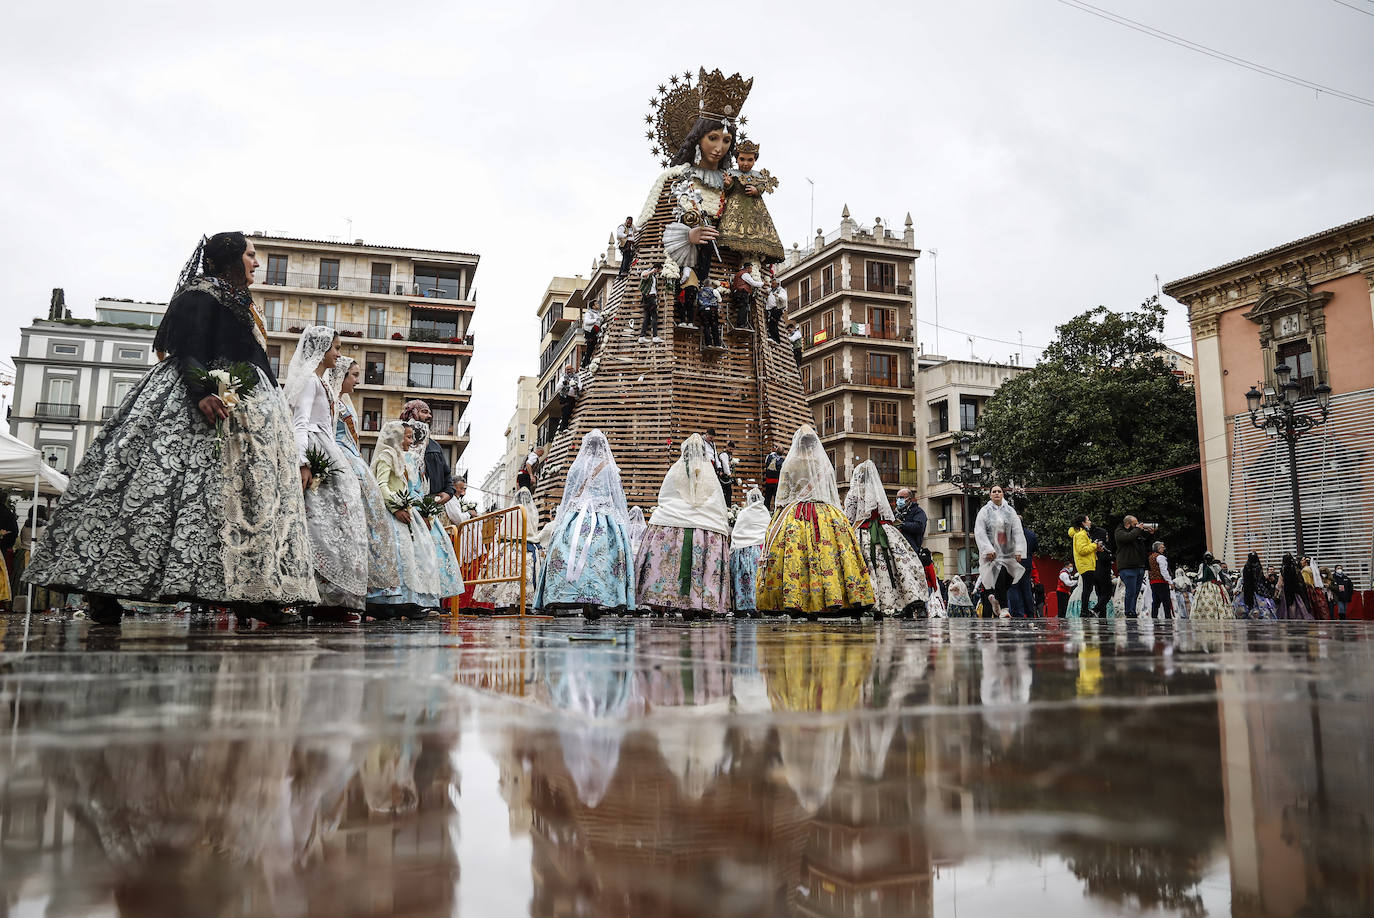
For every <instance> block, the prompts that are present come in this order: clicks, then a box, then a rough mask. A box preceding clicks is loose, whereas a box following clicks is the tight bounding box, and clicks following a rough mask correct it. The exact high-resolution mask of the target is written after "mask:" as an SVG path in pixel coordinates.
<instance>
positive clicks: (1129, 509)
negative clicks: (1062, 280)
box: [977, 297, 1205, 562]
mask: <svg viewBox="0 0 1374 918" xmlns="http://www.w3.org/2000/svg"><path fill="white" fill-rule="evenodd" d="M1163 330H1164V307H1163V306H1161V305H1160V303H1159V298H1158V297H1151V298H1150V299H1149V300H1147V301H1145V302H1144V303H1143V304H1141V306H1140V308H1139V309H1137V310H1135V311H1134V312H1126V313H1114V312H1112V311H1111V310H1109V309H1107V308H1106V307H1104V306H1098V307H1097V308H1095V309H1090V310H1088V311H1086V312H1084V313H1082V314H1080V315H1078V316H1076V317H1074V318H1073V319H1071V320H1070V321H1068V322H1066V323H1065V324H1063V325H1061V326H1059V327H1058V328H1057V329H1056V330H1055V340H1054V341H1053V342H1051V344H1050V346H1049V347H1048V348H1047V349H1046V350H1045V355H1044V358H1043V359H1042V360H1041V362H1040V363H1038V364H1037V365H1036V366H1035V367H1034V368H1033V369H1031V370H1030V371H1028V372H1026V373H1023V374H1021V375H1020V376H1017V377H1015V378H1013V379H1011V380H1008V381H1007V382H1006V383H1003V384H1002V386H1001V387H1000V388H999V389H998V390H997V393H996V394H995V395H994V396H993V397H992V398H991V399H990V400H989V401H988V403H987V406H986V408H985V409H984V412H983V415H982V417H981V418H980V419H979V425H978V435H977V438H978V447H977V448H978V451H979V452H983V453H990V454H991V455H992V459H993V468H995V469H997V471H998V477H999V478H1001V479H1003V480H1010V481H1014V482H1015V483H1017V484H1020V485H1025V486H1027V487H1035V486H1041V487H1043V486H1049V485H1076V484H1088V483H1092V482H1098V481H1104V480H1108V479H1114V478H1124V477H1127V476H1131V475H1140V474H1144V473H1148V472H1157V471H1161V470H1164V469H1170V468H1176V467H1178V466H1183V465H1189V464H1190V463H1194V462H1197V461H1198V442H1197V414H1196V407H1195V404H1194V401H1193V390H1192V389H1191V388H1189V387H1187V386H1185V385H1184V384H1183V383H1182V382H1181V381H1180V380H1179V379H1178V377H1176V376H1175V375H1174V374H1173V372H1172V371H1171V368H1170V367H1169V365H1168V364H1167V363H1166V362H1165V361H1164V359H1163V357H1162V356H1161V352H1162V351H1163V349H1164V344H1163V342H1162V340H1161V335H1162V333H1163ZM1080 513H1086V514H1088V515H1089V516H1091V517H1092V519H1093V522H1094V523H1097V524H1099V525H1102V526H1105V527H1107V528H1109V529H1115V527H1116V526H1117V525H1118V524H1119V523H1120V521H1121V518H1122V517H1123V516H1125V515H1126V514H1128V513H1131V514H1134V515H1136V516H1138V517H1139V518H1140V519H1141V520H1142V521H1146V522H1158V523H1159V524H1160V538H1161V539H1162V540H1164V541H1165V542H1167V543H1168V544H1169V553H1170V555H1171V556H1172V558H1173V559H1174V560H1176V561H1177V560H1187V561H1190V562H1191V561H1195V560H1197V559H1198V558H1199V557H1200V556H1201V554H1202V552H1203V550H1204V546H1203V541H1204V538H1205V536H1204V531H1203V518H1202V478H1201V475H1199V474H1198V473H1197V472H1189V473H1186V474H1184V475H1178V476H1174V477H1172V478H1165V479H1162V480H1160V481H1152V482H1147V483H1145V484H1138V485H1131V486H1129V487H1124V488H1114V489H1109V490H1100V489H1099V490H1083V491H1077V492H1074V493H1067V494H1031V495H1030V496H1029V499H1028V502H1027V505H1026V507H1025V510H1024V514H1023V515H1024V518H1025V520H1026V523H1027V524H1028V525H1029V526H1031V527H1032V528H1033V529H1035V531H1036V534H1037V535H1038V536H1039V537H1040V550H1041V553H1042V554H1053V555H1056V556H1059V557H1062V558H1064V559H1066V560H1067V559H1068V558H1069V554H1070V553H1069V537H1068V528H1069V526H1070V525H1071V524H1072V523H1073V520H1074V518H1075V517H1076V516H1078V515H1079V514H1080Z"/></svg>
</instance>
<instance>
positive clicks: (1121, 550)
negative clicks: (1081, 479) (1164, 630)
mask: <svg viewBox="0 0 1374 918" xmlns="http://www.w3.org/2000/svg"><path fill="white" fill-rule="evenodd" d="M1152 532H1153V529H1147V528H1146V527H1144V526H1141V525H1140V521H1139V520H1137V519H1136V518H1135V517H1133V516H1131V515H1130V514H1127V515H1126V517H1125V518H1124V519H1123V520H1122V521H1121V525H1120V526H1118V527H1117V530H1116V568H1117V571H1118V572H1119V573H1120V574H1121V582H1122V583H1123V584H1124V585H1125V587H1126V598H1125V606H1126V609H1125V613H1126V617H1127V618H1135V617H1136V602H1137V601H1138V600H1139V599H1140V588H1141V584H1142V583H1143V582H1144V580H1145V573H1146V568H1147V567H1148V565H1149V560H1150V535H1151V533H1152Z"/></svg>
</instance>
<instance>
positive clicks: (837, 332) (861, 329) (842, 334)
mask: <svg viewBox="0 0 1374 918" xmlns="http://www.w3.org/2000/svg"><path fill="white" fill-rule="evenodd" d="M854 340H862V341H872V342H875V343H879V344H884V343H889V342H890V343H891V344H893V345H902V344H911V343H912V342H913V340H914V339H913V337H912V334H911V329H910V328H901V327H887V326H885V327H882V328H874V327H873V326H871V325H869V324H867V323H865V322H834V323H832V324H830V325H826V326H824V327H823V328H821V329H820V330H819V331H813V332H812V333H811V341H810V342H809V343H808V342H807V341H805V340H803V341H802V348H803V349H804V350H807V351H810V350H813V349H815V348H819V347H824V346H825V345H827V344H835V343H836V342H839V341H854Z"/></svg>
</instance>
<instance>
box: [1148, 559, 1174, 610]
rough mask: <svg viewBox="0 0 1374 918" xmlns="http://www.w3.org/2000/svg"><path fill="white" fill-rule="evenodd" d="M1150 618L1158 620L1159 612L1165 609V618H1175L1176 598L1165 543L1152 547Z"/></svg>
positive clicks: (1149, 568)
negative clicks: (1172, 587) (1165, 552)
mask: <svg viewBox="0 0 1374 918" xmlns="http://www.w3.org/2000/svg"><path fill="white" fill-rule="evenodd" d="M1150 547H1151V549H1152V550H1151V552H1150V561H1149V565H1148V570H1149V573H1150V618H1158V617H1159V610H1160V609H1161V608H1163V609H1164V617H1165V618H1173V617H1174V598H1173V595H1172V590H1171V584H1170V581H1171V580H1172V579H1173V578H1172V577H1171V576H1170V574H1169V559H1168V558H1167V557H1166V556H1165V554H1164V543H1163V542H1155V543H1154V545H1152V546H1150Z"/></svg>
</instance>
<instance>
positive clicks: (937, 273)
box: [926, 249, 971, 354]
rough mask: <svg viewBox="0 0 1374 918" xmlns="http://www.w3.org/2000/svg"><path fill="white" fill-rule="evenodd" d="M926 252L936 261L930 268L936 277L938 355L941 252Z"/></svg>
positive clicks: (937, 342) (938, 346)
mask: <svg viewBox="0 0 1374 918" xmlns="http://www.w3.org/2000/svg"><path fill="white" fill-rule="evenodd" d="M926 251H927V252H929V253H930V254H931V257H932V258H933V259H934V261H932V262H931V265H930V267H931V271H932V272H933V273H934V275H935V353H937V354H938V353H940V250H939V249H926ZM970 345H971V342H970Z"/></svg>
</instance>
